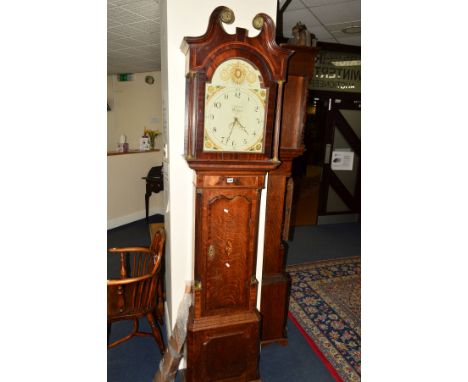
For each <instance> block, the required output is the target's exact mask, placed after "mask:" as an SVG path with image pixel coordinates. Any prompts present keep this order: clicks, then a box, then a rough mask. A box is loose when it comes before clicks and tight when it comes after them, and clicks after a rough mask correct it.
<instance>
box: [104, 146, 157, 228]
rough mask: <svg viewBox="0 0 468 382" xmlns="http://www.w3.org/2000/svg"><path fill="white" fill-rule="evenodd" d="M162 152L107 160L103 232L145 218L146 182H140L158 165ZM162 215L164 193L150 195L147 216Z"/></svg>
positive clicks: (114, 157)
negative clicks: (105, 216)
mask: <svg viewBox="0 0 468 382" xmlns="http://www.w3.org/2000/svg"><path fill="white" fill-rule="evenodd" d="M162 156H163V155H162V152H161V151H159V152H158V151H151V152H144V153H136V154H121V155H111V156H108V157H107V229H111V228H115V227H119V226H121V225H123V224H128V223H131V222H133V221H136V220H139V219H143V218H144V217H145V192H146V182H145V181H144V180H143V179H141V178H142V177H143V176H146V175H147V174H148V171H149V170H150V168H151V167H153V166H160V165H161V164H162ZM163 213H164V193H163V192H159V193H157V194H156V193H153V194H152V195H151V197H150V199H149V215H150V216H151V215H153V214H163Z"/></svg>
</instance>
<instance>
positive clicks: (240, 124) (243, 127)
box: [234, 117, 248, 134]
mask: <svg viewBox="0 0 468 382" xmlns="http://www.w3.org/2000/svg"><path fill="white" fill-rule="evenodd" d="M234 123H237V124H238V125H239V127H240V128H241V129H242V130H244V133H246V134H248V133H247V129H246V128H245V126H244V125H242V123H240V122H239V119H238V118H237V117H234Z"/></svg>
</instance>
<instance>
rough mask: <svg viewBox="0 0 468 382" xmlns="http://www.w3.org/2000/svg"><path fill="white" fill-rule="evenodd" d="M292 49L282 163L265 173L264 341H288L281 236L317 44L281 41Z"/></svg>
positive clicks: (286, 281)
mask: <svg viewBox="0 0 468 382" xmlns="http://www.w3.org/2000/svg"><path fill="white" fill-rule="evenodd" d="M283 47H286V48H288V49H292V50H294V52H295V53H294V54H293V55H292V56H291V58H290V59H289V65H288V79H287V82H286V84H285V89H284V100H283V112H282V120H281V140H280V150H279V151H280V160H281V165H280V166H279V167H277V168H276V169H274V170H271V171H270V172H269V174H268V194H267V212H266V218H265V219H266V222H265V226H266V228H265V246H264V253H263V274H262V290H261V308H260V312H261V314H262V319H263V322H262V333H261V341H262V343H263V344H267V343H270V342H277V343H280V344H283V345H286V344H287V333H286V320H287V314H288V305H289V287H290V279H289V275H288V274H287V273H286V271H285V267H286V258H285V253H286V248H285V242H284V240H286V239H287V233H288V231H289V218H290V213H291V203H292V193H293V179H292V178H291V168H292V161H293V160H294V159H295V158H297V157H298V156H300V155H302V154H303V152H304V145H303V134H304V124H305V121H306V107H307V94H308V83H309V79H310V78H311V77H312V73H313V70H314V58H315V52H316V48H309V47H302V46H294V45H283Z"/></svg>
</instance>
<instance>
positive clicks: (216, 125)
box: [204, 87, 265, 152]
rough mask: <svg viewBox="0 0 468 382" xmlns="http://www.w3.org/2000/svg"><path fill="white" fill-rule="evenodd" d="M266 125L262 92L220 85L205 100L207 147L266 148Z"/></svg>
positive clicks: (253, 149)
mask: <svg viewBox="0 0 468 382" xmlns="http://www.w3.org/2000/svg"><path fill="white" fill-rule="evenodd" d="M263 93H264V92H263ZM264 125H265V105H264V101H263V99H262V93H261V92H259V91H258V90H255V89H246V88H241V87H224V88H222V87H221V88H219V89H218V90H217V91H216V92H215V93H214V94H213V95H212V96H211V97H210V98H209V99H208V100H207V103H206V107H205V144H204V150H205V151H237V152H263V133H264Z"/></svg>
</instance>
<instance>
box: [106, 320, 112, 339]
mask: <svg viewBox="0 0 468 382" xmlns="http://www.w3.org/2000/svg"><path fill="white" fill-rule="evenodd" d="M111 328H112V324H111V323H110V322H108V323H107V345H109V338H110V334H111Z"/></svg>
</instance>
